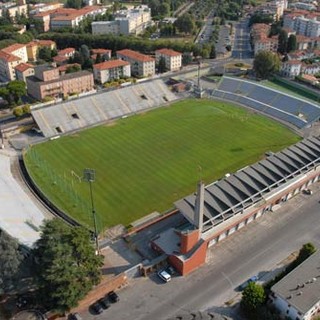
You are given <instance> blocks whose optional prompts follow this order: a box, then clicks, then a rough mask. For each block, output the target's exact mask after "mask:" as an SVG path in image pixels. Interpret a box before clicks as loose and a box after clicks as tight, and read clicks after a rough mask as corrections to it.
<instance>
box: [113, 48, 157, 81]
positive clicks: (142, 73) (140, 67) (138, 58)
mask: <svg viewBox="0 0 320 320" xmlns="http://www.w3.org/2000/svg"><path fill="white" fill-rule="evenodd" d="M117 58H118V59H121V60H124V61H128V62H129V63H130V67H131V74H132V75H134V76H138V77H149V76H153V75H154V74H155V59H154V58H152V57H150V56H147V55H145V54H142V53H140V52H136V51H133V50H129V49H124V50H120V51H117Z"/></svg>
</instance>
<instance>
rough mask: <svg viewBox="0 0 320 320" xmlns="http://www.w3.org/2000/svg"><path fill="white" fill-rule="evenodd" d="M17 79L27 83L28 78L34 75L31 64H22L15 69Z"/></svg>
mask: <svg viewBox="0 0 320 320" xmlns="http://www.w3.org/2000/svg"><path fill="white" fill-rule="evenodd" d="M15 71H16V79H17V80H21V81H24V82H26V78H27V77H30V76H33V75H34V66H33V65H32V64H29V63H24V62H23V63H20V64H18V65H17V66H16V67H15Z"/></svg>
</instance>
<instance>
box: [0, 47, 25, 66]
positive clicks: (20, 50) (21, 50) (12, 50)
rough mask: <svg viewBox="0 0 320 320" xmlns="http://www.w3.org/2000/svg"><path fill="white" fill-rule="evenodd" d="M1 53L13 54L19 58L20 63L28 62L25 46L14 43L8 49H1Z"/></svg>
mask: <svg viewBox="0 0 320 320" xmlns="http://www.w3.org/2000/svg"><path fill="white" fill-rule="evenodd" d="M1 51H3V52H5V53H8V54H13V55H14V56H16V57H19V58H20V59H21V60H22V62H27V61H28V54H27V45H26V44H21V43H15V44H13V45H11V46H9V47H6V48H3V49H2V50H1Z"/></svg>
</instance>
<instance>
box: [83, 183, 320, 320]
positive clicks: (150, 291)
mask: <svg viewBox="0 0 320 320" xmlns="http://www.w3.org/2000/svg"><path fill="white" fill-rule="evenodd" d="M317 189H320V186H319V185H316V186H315V187H313V190H314V194H313V195H312V196H307V195H302V194H301V195H298V196H296V197H295V198H294V199H292V200H290V201H289V202H288V203H286V204H284V205H283V206H282V207H281V208H279V209H278V210H277V211H275V212H272V213H270V214H269V215H266V216H264V217H261V218H260V219H259V220H258V221H255V222H252V223H251V224H250V225H249V226H247V227H246V228H244V229H241V230H240V231H238V232H237V233H234V234H233V235H232V236H231V237H230V238H227V239H226V240H224V241H223V242H222V243H220V244H218V245H217V246H215V247H213V248H212V249H211V250H210V252H209V253H208V255H207V260H208V261H207V264H206V265H204V266H203V267H201V268H199V269H198V270H197V271H195V272H193V273H192V274H190V275H189V276H187V277H174V278H173V279H172V281H171V282H169V283H163V282H162V281H161V280H160V279H159V278H158V277H157V275H156V274H152V275H151V276H150V277H149V278H142V277H141V278H137V279H134V280H132V281H130V283H129V286H127V287H126V288H124V289H123V290H121V291H120V292H119V296H120V302H118V303H117V304H114V305H112V306H111V307H110V308H109V309H108V310H107V311H105V312H104V313H103V314H102V315H100V316H93V315H91V314H90V313H89V312H88V313H85V314H83V317H84V319H99V320H100V319H101V320H102V319H114V320H124V319H136V320H162V319H168V318H169V317H172V316H174V315H177V314H181V313H185V312H192V311H197V310H201V311H203V310H210V311H219V312H220V313H225V314H226V315H230V312H231V315H232V311H230V308H227V307H226V305H225V303H226V302H227V301H229V300H230V299H233V298H234V297H235V296H237V295H239V293H238V292H237V291H236V288H237V287H238V286H239V285H240V284H241V283H243V282H244V281H245V280H247V279H248V278H249V277H251V276H253V275H258V276H261V275H266V274H268V272H272V271H274V270H275V269H277V268H279V267H280V266H281V261H283V260H284V259H285V258H287V257H288V256H289V255H290V254H291V253H292V252H294V251H297V250H299V248H300V247H301V246H302V245H303V244H304V243H306V242H309V241H310V242H313V243H314V244H315V245H316V246H317V247H320V224H319V223H318V222H319V215H320V204H319V203H318V199H319V195H320V191H319V190H317Z"/></svg>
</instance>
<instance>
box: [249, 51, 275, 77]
mask: <svg viewBox="0 0 320 320" xmlns="http://www.w3.org/2000/svg"><path fill="white" fill-rule="evenodd" d="M253 69H254V71H255V72H256V75H257V77H258V78H262V79H267V78H269V77H270V76H271V75H272V74H273V73H275V72H277V71H279V69H280V59H279V57H278V55H276V54H275V53H273V52H271V51H260V52H259V53H258V54H257V55H256V56H255V57H254V61H253Z"/></svg>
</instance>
